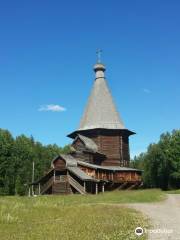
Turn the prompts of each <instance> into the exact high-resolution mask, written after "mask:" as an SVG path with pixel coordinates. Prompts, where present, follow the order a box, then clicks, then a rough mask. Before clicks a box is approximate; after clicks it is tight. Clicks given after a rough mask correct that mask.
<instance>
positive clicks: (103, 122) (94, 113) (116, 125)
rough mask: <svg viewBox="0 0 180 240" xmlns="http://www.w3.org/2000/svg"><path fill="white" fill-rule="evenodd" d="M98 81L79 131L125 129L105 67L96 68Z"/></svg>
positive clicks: (97, 65)
mask: <svg viewBox="0 0 180 240" xmlns="http://www.w3.org/2000/svg"><path fill="white" fill-rule="evenodd" d="M94 71H95V73H96V79H95V81H94V86H93V89H92V92H91V95H90V97H89V100H88V104H87V106H86V109H85V112H84V115H83V117H82V119H81V123H80V127H79V129H78V130H87V129H95V128H103V129H125V127H124V124H123V122H122V120H121V118H120V116H119V113H118V112H117V110H116V106H115V104H114V101H113V98H112V96H111V93H110V90H109V88H108V85H107V82H106V80H105V77H104V71H105V66H104V65H103V64H96V65H95V66H94Z"/></svg>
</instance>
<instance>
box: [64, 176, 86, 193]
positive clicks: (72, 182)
mask: <svg viewBox="0 0 180 240" xmlns="http://www.w3.org/2000/svg"><path fill="white" fill-rule="evenodd" d="M68 178H69V184H70V185H71V186H72V187H73V188H74V189H76V190H77V191H78V192H79V193H80V194H86V191H85V190H84V187H83V186H82V185H80V184H79V183H78V182H77V181H76V180H75V179H74V178H72V177H71V176H70V175H69V176H68Z"/></svg>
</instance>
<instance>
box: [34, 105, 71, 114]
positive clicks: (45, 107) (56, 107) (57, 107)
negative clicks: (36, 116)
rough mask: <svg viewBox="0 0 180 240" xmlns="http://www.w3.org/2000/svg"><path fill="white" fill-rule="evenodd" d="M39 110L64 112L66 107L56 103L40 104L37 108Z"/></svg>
mask: <svg viewBox="0 0 180 240" xmlns="http://www.w3.org/2000/svg"><path fill="white" fill-rule="evenodd" d="M38 111H40V112H49V111H50V112H64V111H66V108H64V107H62V106H60V105H58V104H48V105H42V106H40V108H39V109H38Z"/></svg>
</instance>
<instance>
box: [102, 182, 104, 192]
mask: <svg viewBox="0 0 180 240" xmlns="http://www.w3.org/2000/svg"><path fill="white" fill-rule="evenodd" d="M102 192H103V193H104V183H103V184H102Z"/></svg>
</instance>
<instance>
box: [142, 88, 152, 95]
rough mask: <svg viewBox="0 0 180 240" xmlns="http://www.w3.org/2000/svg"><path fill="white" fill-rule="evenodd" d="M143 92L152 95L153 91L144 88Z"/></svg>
mask: <svg viewBox="0 0 180 240" xmlns="http://www.w3.org/2000/svg"><path fill="white" fill-rule="evenodd" d="M143 92H144V93H147V94H149V93H151V90H150V89H148V88H143Z"/></svg>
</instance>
